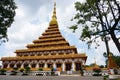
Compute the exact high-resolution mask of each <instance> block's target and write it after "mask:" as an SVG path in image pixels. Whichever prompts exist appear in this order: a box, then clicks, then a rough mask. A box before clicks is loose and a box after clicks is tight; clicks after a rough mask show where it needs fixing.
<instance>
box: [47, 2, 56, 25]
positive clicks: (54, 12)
mask: <svg viewBox="0 0 120 80" xmlns="http://www.w3.org/2000/svg"><path fill="white" fill-rule="evenodd" d="M49 25H50V26H54V25H57V26H58V22H57V17H56V0H54V10H53V15H52V20H51V21H50V24H49Z"/></svg>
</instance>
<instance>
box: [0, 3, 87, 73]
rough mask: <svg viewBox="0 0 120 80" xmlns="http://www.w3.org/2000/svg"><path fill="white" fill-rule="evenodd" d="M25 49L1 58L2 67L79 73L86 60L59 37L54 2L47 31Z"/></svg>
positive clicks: (83, 55)
mask: <svg viewBox="0 0 120 80" xmlns="http://www.w3.org/2000/svg"><path fill="white" fill-rule="evenodd" d="M26 47H27V49H20V50H16V51H15V53H16V56H15V57H2V58H1V61H2V65H3V66H2V67H3V68H5V69H8V70H9V69H11V68H13V67H17V68H25V67H26V66H29V67H30V68H31V70H38V68H43V70H45V69H50V68H52V67H53V68H61V72H65V71H69V70H73V71H80V69H81V67H82V65H84V64H85V62H86V59H87V56H86V54H85V53H78V52H77V48H76V47H75V46H70V45H69V43H68V41H67V40H65V38H64V37H63V36H62V35H61V33H60V30H59V27H58V22H57V16H56V2H54V10H53V15H52V19H51V21H50V23H49V27H48V29H47V30H45V32H44V33H43V34H42V36H40V37H39V38H38V39H36V40H34V41H33V43H32V44H28V45H27V46H26Z"/></svg>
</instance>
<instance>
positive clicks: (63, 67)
mask: <svg viewBox="0 0 120 80" xmlns="http://www.w3.org/2000/svg"><path fill="white" fill-rule="evenodd" d="M62 71H65V62H63V64H62Z"/></svg>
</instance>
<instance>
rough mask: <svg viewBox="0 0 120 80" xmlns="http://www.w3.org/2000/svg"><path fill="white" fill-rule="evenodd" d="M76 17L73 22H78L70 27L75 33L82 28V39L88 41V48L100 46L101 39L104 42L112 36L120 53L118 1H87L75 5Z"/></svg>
mask: <svg viewBox="0 0 120 80" xmlns="http://www.w3.org/2000/svg"><path fill="white" fill-rule="evenodd" d="M75 9H76V15H75V16H74V17H73V18H72V21H73V20H75V21H77V22H76V24H75V25H73V26H72V27H70V29H73V32H75V30H76V29H78V27H81V29H82V34H81V35H80V39H81V40H82V41H86V42H87V44H88V48H90V46H91V44H92V43H94V44H96V46H95V47H98V46H99V39H100V38H101V40H103V39H104V38H105V37H106V36H108V35H110V36H111V38H112V40H113V41H114V43H115V45H116V47H117V48H118V50H119V51H120V43H119V41H118V40H119V39H120V38H118V37H117V35H119V34H120V26H119V21H120V2H119V1H116V0H110V1H109V0H86V1H85V2H84V3H81V2H76V3H75Z"/></svg>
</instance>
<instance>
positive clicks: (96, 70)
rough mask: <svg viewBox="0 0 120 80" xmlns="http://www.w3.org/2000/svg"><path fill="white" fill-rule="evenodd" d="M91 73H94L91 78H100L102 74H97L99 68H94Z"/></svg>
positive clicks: (99, 70)
mask: <svg viewBox="0 0 120 80" xmlns="http://www.w3.org/2000/svg"><path fill="white" fill-rule="evenodd" d="M93 72H94V74H93V76H102V74H99V73H100V72H101V69H100V68H94V69H93Z"/></svg>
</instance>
